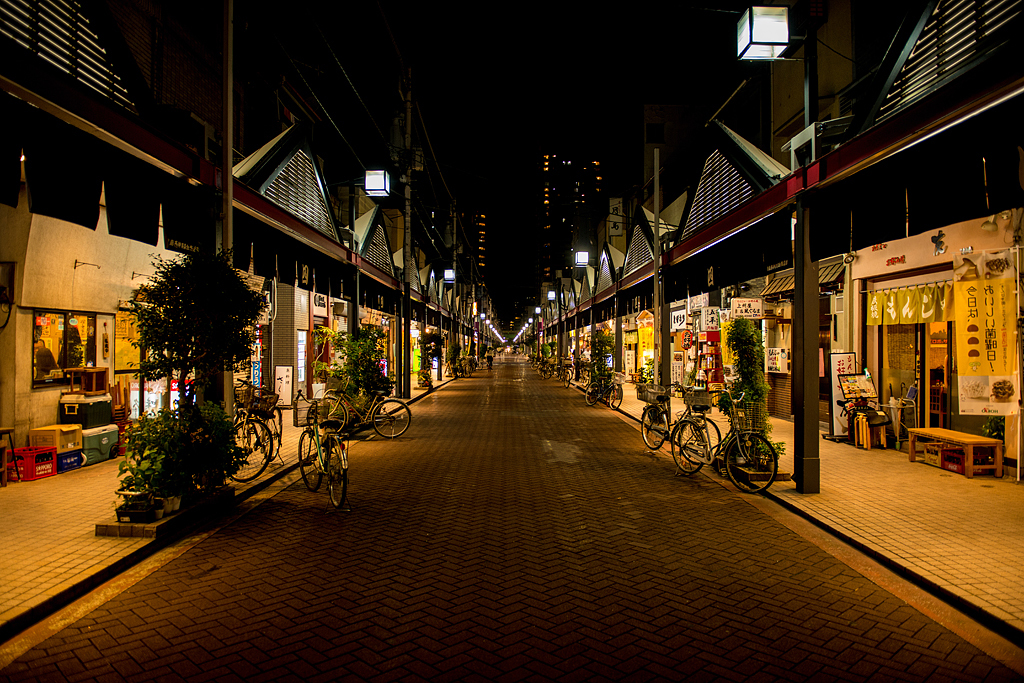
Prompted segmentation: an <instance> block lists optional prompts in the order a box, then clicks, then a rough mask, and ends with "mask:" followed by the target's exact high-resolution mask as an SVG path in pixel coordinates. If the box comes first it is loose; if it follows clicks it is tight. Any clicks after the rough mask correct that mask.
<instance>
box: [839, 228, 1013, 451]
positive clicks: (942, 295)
mask: <svg viewBox="0 0 1024 683" xmlns="http://www.w3.org/2000/svg"><path fill="white" fill-rule="evenodd" d="M1016 215H1017V211H1016V210H1015V211H1013V212H1006V213H1005V214H1003V215H997V216H994V217H991V218H979V219H976V220H972V221H964V222H960V223H956V224H953V225H948V226H945V227H943V228H942V229H940V230H937V231H934V232H929V233H924V234H921V235H916V236H913V237H908V238H905V239H901V240H896V241H893V242H887V243H883V244H879V245H876V246H875V247H873V248H872V249H871V250H870V251H867V252H861V255H859V256H858V258H857V260H856V261H855V262H854V264H853V269H852V272H853V275H854V277H855V278H856V280H857V281H858V285H859V289H860V292H861V301H862V306H863V320H864V329H863V335H864V338H863V344H862V346H863V349H864V354H865V359H864V363H865V365H866V367H867V368H868V369H869V371H870V372H871V375H872V376H873V377H874V378H876V382H877V385H876V387H875V389H876V391H877V393H878V400H879V402H880V403H882V404H883V405H885V404H896V403H897V402H900V401H901V400H902V402H903V404H905V405H907V406H908V407H906V408H904V409H903V410H901V411H900V412H899V414H898V415H897V417H898V424H897V425H896V426H902V427H903V428H904V429H905V428H915V427H922V428H941V429H949V430H953V431H956V432H963V433H967V434H973V435H983V434H985V433H986V432H987V431H988V430H989V429H991V427H992V425H993V423H994V422H995V421H997V420H1000V418H1002V419H1005V418H1006V417H1008V416H1014V417H1013V419H1006V420H1005V422H1006V434H1007V439H1006V444H1007V453H1006V457H1008V458H1014V457H1016V456H1015V453H1014V452H1015V450H1016V448H1015V446H1016V442H1017V439H1016V438H1011V434H1014V433H1015V431H1016V423H1017V419H1016V417H1015V416H1016V414H1017V412H1018V410H1019V397H1020V378H1019V367H1018V365H1019V364H1018V360H1017V359H1018V357H1019V339H1018V332H1017V311H1018V310H1019V301H1018V294H1017V288H1016V278H1015V277H1014V276H1013V273H1015V272H1016V270H1017V267H1018V266H1017V259H1018V252H1017V249H1016V248H1013V247H1008V246H1007V244H1006V237H1007V236H1008V234H1010V233H1012V230H1013V227H1012V225H1011V221H1012V220H1013V217H1014V216H1016ZM993 226H994V227H995V229H994V230H993V229H992V228H993ZM908 396H909V399H908ZM894 415H895V413H894Z"/></svg>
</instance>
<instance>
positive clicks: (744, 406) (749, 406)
mask: <svg viewBox="0 0 1024 683" xmlns="http://www.w3.org/2000/svg"><path fill="white" fill-rule="evenodd" d="M729 412H730V415H729V420H730V422H731V423H732V428H733V429H735V430H736V431H747V430H755V431H763V430H764V428H765V425H766V424H767V423H768V414H767V411H766V410H765V406H764V404H763V403H760V402H759V401H743V402H742V403H734V404H733V407H732V410H730V411H729Z"/></svg>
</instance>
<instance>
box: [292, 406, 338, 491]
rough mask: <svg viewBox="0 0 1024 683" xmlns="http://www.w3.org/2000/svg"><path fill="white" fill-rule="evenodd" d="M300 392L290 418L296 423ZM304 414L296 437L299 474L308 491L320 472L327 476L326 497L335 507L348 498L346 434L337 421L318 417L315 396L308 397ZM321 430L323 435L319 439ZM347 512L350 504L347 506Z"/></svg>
mask: <svg viewBox="0 0 1024 683" xmlns="http://www.w3.org/2000/svg"><path fill="white" fill-rule="evenodd" d="M300 401H303V397H302V392H301V391H299V393H298V395H296V397H295V404H296V405H295V408H296V409H295V411H294V416H295V418H294V420H293V422H294V423H295V426H296V427H298V426H299V422H300V420H299V409H298V408H299V402H300ZM306 403H307V404H308V407H307V410H306V415H305V420H304V421H305V423H306V424H305V428H304V429H303V430H302V435H301V436H299V474H301V475H302V481H303V482H304V483H305V484H306V488H307V489H309V490H310V491H312V492H314V493H315V492H316V491H318V490H319V489H320V484H321V482H322V481H323V477H324V474H326V475H327V497H328V498H329V499H330V501H331V505H333V506H334V508H335V509H340V508H341V506H342V505H344V504H345V501H346V499H347V498H348V448H347V447H346V443H345V441H346V440H347V439H348V437H349V435H348V434H347V433H343V432H341V431H340V430H341V428H342V427H343V426H344V423H343V422H341V420H333V419H329V418H328V419H321V410H322V406H321V405H320V401H319V400H318V399H315V398H314V399H309V400H308V401H306ZM321 430H322V431H323V438H321V434H320V432H321ZM348 509H349V510H350V511H351V509H352V506H351V505H349V508H348Z"/></svg>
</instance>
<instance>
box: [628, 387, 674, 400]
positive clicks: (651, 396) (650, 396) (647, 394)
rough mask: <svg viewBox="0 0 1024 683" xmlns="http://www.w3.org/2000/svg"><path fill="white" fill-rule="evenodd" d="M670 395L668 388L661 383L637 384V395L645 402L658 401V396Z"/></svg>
mask: <svg viewBox="0 0 1024 683" xmlns="http://www.w3.org/2000/svg"><path fill="white" fill-rule="evenodd" d="M661 396H668V388H667V387H663V386H662V385H660V384H637V385H636V397H637V399H638V400H640V401H643V402H644V403H658V398H659V397H661Z"/></svg>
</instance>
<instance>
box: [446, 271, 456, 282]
mask: <svg viewBox="0 0 1024 683" xmlns="http://www.w3.org/2000/svg"><path fill="white" fill-rule="evenodd" d="M444 281H445V282H455V269H454V268H445V269H444Z"/></svg>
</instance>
